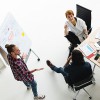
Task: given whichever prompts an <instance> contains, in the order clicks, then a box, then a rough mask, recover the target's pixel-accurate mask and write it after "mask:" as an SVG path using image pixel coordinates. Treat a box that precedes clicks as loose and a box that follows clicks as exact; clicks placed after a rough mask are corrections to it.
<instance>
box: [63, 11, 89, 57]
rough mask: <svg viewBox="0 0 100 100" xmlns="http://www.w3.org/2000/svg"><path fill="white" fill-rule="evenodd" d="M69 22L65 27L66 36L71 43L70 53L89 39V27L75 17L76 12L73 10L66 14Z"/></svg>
mask: <svg viewBox="0 0 100 100" xmlns="http://www.w3.org/2000/svg"><path fill="white" fill-rule="evenodd" d="M65 16H66V18H67V21H66V22H65V25H64V36H65V37H66V38H67V39H68V41H69V42H70V43H71V45H70V48H69V49H70V53H69V56H70V54H71V52H72V50H73V49H74V48H75V47H77V45H78V44H80V43H81V42H83V41H84V39H85V38H87V37H88V32H87V26H86V23H85V21H83V20H82V19H80V18H77V17H74V12H73V11H72V10H67V11H66V12H65Z"/></svg>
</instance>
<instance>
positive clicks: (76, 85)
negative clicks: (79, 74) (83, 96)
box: [69, 75, 95, 100]
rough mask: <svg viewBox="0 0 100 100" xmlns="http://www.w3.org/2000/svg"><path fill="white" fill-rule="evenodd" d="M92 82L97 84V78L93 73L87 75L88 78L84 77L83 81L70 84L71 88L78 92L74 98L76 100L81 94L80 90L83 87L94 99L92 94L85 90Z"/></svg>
mask: <svg viewBox="0 0 100 100" xmlns="http://www.w3.org/2000/svg"><path fill="white" fill-rule="evenodd" d="M91 84H94V85H95V79H94V77H93V75H91V76H89V77H87V78H86V79H84V80H82V81H79V82H77V83H74V84H72V85H71V86H70V85H69V87H71V89H72V90H73V91H74V92H77V93H76V95H75V97H74V99H73V100H76V97H77V95H78V94H79V92H80V90H81V89H83V90H84V91H85V92H86V93H87V94H88V95H89V99H92V97H91V96H90V94H89V93H88V92H87V91H86V90H85V87H87V86H89V85H91Z"/></svg>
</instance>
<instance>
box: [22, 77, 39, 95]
mask: <svg viewBox="0 0 100 100" xmlns="http://www.w3.org/2000/svg"><path fill="white" fill-rule="evenodd" d="M23 83H24V84H25V85H26V86H27V87H29V86H31V87H32V92H33V95H34V96H38V93H37V83H36V81H35V80H34V79H33V80H32V81H31V82H23Z"/></svg>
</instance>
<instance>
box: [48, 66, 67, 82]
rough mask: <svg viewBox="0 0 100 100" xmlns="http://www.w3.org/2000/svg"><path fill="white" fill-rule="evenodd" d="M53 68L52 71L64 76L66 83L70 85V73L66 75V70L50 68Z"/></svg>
mask: <svg viewBox="0 0 100 100" xmlns="http://www.w3.org/2000/svg"><path fill="white" fill-rule="evenodd" d="M50 68H51V70H53V71H55V72H56V73H60V74H62V75H63V76H64V79H65V82H66V83H68V73H66V72H65V71H64V68H62V67H59V68H58V67H56V66H52V67H50Z"/></svg>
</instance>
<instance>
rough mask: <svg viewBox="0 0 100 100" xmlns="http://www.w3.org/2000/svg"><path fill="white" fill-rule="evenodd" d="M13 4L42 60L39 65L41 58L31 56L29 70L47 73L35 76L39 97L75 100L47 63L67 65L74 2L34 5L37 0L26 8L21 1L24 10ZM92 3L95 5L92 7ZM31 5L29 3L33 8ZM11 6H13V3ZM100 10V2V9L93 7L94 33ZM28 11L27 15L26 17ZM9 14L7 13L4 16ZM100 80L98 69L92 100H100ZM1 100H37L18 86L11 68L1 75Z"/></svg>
mask: <svg viewBox="0 0 100 100" xmlns="http://www.w3.org/2000/svg"><path fill="white" fill-rule="evenodd" d="M10 1H11V2H12V4H14V5H13V6H12V7H13V8H14V7H15V9H14V10H15V11H14V10H12V9H10V10H11V11H12V12H13V14H14V16H15V17H16V19H17V21H18V22H19V24H20V25H21V26H22V27H23V30H25V32H26V33H27V34H28V36H29V38H30V39H31V40H32V49H33V51H34V52H35V53H36V54H37V55H38V56H39V57H40V61H39V62H38V61H37V57H36V56H35V55H34V54H33V53H31V55H30V58H29V60H28V62H27V65H28V68H29V69H30V70H31V69H34V68H40V67H43V68H44V70H43V71H40V72H35V73H34V76H35V80H36V81H37V83H38V93H39V94H45V95H46V99H45V100H72V99H73V96H74V93H73V92H72V91H71V90H69V89H68V86H67V84H66V83H65V81H64V79H63V76H62V75H60V74H56V73H54V72H53V71H51V70H50V68H48V66H47V65H46V63H45V62H46V60H47V59H50V60H51V61H52V63H54V64H55V65H56V66H63V65H64V64H65V62H66V60H67V56H68V52H69V51H68V46H69V42H68V41H67V39H66V38H64V37H63V26H64V22H65V16H64V13H65V11H66V10H67V9H74V10H75V5H76V3H75V2H74V0H73V1H72V2H70V1H66V0H50V1H46V0H42V1H41V0H37V2H36V1H34V2H33V0H30V2H29V0H26V1H25V0H22V1H23V2H25V4H23V2H22V1H21V0H18V2H19V4H20V5H19V7H20V8H21V7H22V5H21V4H23V8H22V9H21V10H20V9H19V7H18V6H17V4H18V3H17V2H13V0H10ZM85 1H86V0H85ZM85 1H84V0H82V2H81V3H80V2H77V3H79V4H80V5H83V6H86V7H87V8H90V9H92V5H93V3H94V2H93V1H90V0H89V1H86V2H88V4H87V3H85ZM89 2H92V5H91V6H90V5H89V4H90V3H89ZM16 3H17V4H16ZM27 3H29V5H28V4H27ZM3 4H4V3H3ZM8 4H9V5H10V3H8ZM36 5H37V6H36ZM10 7H11V5H10ZM28 7H29V8H28ZM97 7H99V5H98V2H96V6H95V7H93V14H94V13H95V15H93V22H94V23H93V27H94V28H93V30H94V29H95V28H96V27H97V26H99V25H100V24H99V21H97V20H96V18H99V17H100V16H98V15H96V14H98V13H96V12H95V11H98V9H96V8H97ZM8 8H9V7H8ZM32 8H33V9H32ZM24 9H25V11H24V12H23V13H22V11H23V10H24ZM27 10H28V11H27ZM5 11H6V9H5ZM7 11H8V10H7ZM5 13H6V12H5ZM5 13H3V16H4V15H5ZM3 16H1V19H3V18H2V17H3ZM23 16H24V18H23ZM95 20H96V21H95ZM91 64H92V63H91ZM92 66H93V64H92ZM99 76H100V68H99V67H96V68H95V74H94V77H95V79H96V85H95V86H93V85H92V86H89V87H87V90H88V91H89V93H90V94H91V95H92V97H93V99H92V100H100V78H99ZM0 100H33V94H32V91H31V90H30V91H27V89H26V87H25V85H24V84H23V83H22V82H17V81H16V80H15V79H14V78H13V75H12V72H11V69H10V67H9V66H8V65H6V68H4V69H3V70H1V71H0ZM78 100H88V96H87V94H86V93H85V92H84V91H81V92H80V94H79V96H78Z"/></svg>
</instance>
